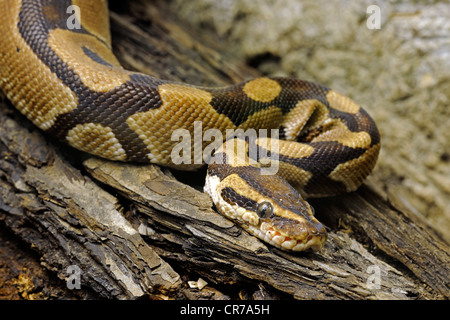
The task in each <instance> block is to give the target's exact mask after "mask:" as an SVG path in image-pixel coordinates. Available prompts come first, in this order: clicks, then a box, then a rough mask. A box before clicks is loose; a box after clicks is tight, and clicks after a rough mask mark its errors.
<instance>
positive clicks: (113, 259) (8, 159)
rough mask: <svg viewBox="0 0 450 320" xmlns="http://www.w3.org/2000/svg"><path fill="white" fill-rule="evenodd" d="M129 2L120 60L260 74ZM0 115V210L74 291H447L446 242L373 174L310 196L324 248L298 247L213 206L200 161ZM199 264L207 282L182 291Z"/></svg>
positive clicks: (247, 294) (229, 79)
mask: <svg viewBox="0 0 450 320" xmlns="http://www.w3.org/2000/svg"><path fill="white" fill-rule="evenodd" d="M127 8H128V7H127ZM130 8H131V9H129V10H128V11H127V10H124V11H125V12H124V11H121V14H120V15H119V14H117V13H114V12H112V13H111V21H112V35H113V47H114V51H115V53H116V54H117V56H118V58H119V60H120V61H121V62H122V64H123V65H124V66H125V67H128V68H132V69H137V70H140V71H143V72H146V73H149V74H151V75H154V76H157V77H161V78H164V79H170V80H179V81H186V82H190V83H194V84H204V85H212V84H217V85H222V84H230V83H233V82H238V81H241V80H244V79H246V78H250V77H253V76H255V75H257V73H256V72H255V71H254V70H251V69H248V68H246V67H243V66H242V65H239V64H234V63H229V62H227V61H228V60H227V59H229V61H231V60H232V58H231V57H223V56H221V55H220V54H218V53H217V51H215V50H220V48H219V47H217V46H218V44H217V43H215V44H214V43H208V41H205V40H204V39H201V38H200V36H199V35H196V36H195V38H194V37H193V36H192V35H189V33H188V32H186V31H185V30H186V28H185V27H184V26H182V25H179V24H178V23H177V22H176V21H175V20H174V19H172V18H171V15H170V13H169V12H167V11H166V9H165V7H164V4H162V3H157V4H148V3H145V2H141V1H135V2H132V3H131V7H130ZM113 9H114V8H113ZM144 29H145V30H144ZM197 37H198V38H197ZM0 113H1V114H0V117H1V120H0V155H1V158H0V177H1V179H0V196H1V201H0V220H1V221H3V223H4V225H5V226H7V227H8V228H9V229H10V230H11V231H12V233H13V234H15V235H17V236H18V237H19V238H20V239H22V240H24V241H25V242H27V243H29V244H30V245H31V246H32V247H33V250H36V251H37V252H38V254H39V255H40V257H41V263H42V264H43V265H44V266H45V267H47V268H48V269H50V270H52V271H53V272H55V273H56V274H57V275H58V276H59V277H60V278H62V279H67V277H68V274H67V268H68V267H69V266H72V265H76V266H79V268H80V269H81V270H82V276H81V283H82V289H81V290H80V291H79V296H80V297H82V298H87V297H90V296H92V295H94V296H99V297H107V298H124V299H130V298H131V299H132V298H139V297H142V296H149V297H152V298H167V297H170V298H221V299H224V298H227V297H233V298H238V297H241V298H261V297H263V298H296V299H417V298H419V299H433V298H438V299H444V298H449V297H450V288H449V280H448V274H449V271H450V270H449V269H450V268H449V266H450V263H449V262H450V255H449V248H448V246H447V245H446V244H445V243H444V242H443V241H441V239H440V238H439V236H438V235H437V234H435V233H434V232H433V230H432V229H431V228H429V227H428V225H427V224H426V222H424V221H421V220H420V219H419V218H417V217H416V216H414V214H412V213H410V212H409V211H408V210H407V209H406V208H403V207H401V205H399V201H396V198H395V193H392V192H389V191H388V192H386V193H385V192H383V191H381V190H382V188H380V187H378V186H376V185H375V184H373V183H372V184H371V183H367V184H365V185H364V186H363V187H362V188H360V189H359V190H358V191H357V192H353V193H350V194H346V195H342V196H338V197H333V198H327V199H316V200H314V201H312V203H313V205H314V207H315V208H316V212H317V215H318V217H319V220H321V221H323V222H324V223H325V224H326V225H327V228H328V231H329V238H328V241H327V243H326V245H325V248H324V250H323V251H321V252H320V253H299V254H292V253H289V252H284V251H281V250H278V249H276V248H272V247H269V246H267V245H266V244H264V243H263V242H261V241H260V240H258V239H256V238H255V237H253V236H250V235H249V234H247V233H246V232H245V231H243V230H242V229H241V228H240V227H238V226H236V225H234V224H233V223H232V222H231V221H229V220H227V219H226V218H224V217H223V216H221V215H220V214H218V213H217V212H216V211H215V210H214V208H213V206H212V203H211V200H210V199H209V198H208V197H207V196H206V195H205V194H204V193H202V192H201V184H202V183H203V180H204V176H202V173H201V172H200V173H194V174H192V173H179V172H176V171H171V170H168V169H165V168H160V167H157V166H153V165H137V164H123V163H115V162H111V161H106V160H102V159H98V158H93V157H89V156H86V155H85V154H83V153H80V152H77V151H74V150H73V149H71V148H68V147H66V146H64V145H61V144H59V143H57V142H54V141H52V139H51V137H46V136H45V135H43V134H42V133H40V132H39V131H38V130H37V129H35V128H34V127H33V126H32V125H30V123H29V122H28V121H27V120H25V119H24V118H23V117H22V116H20V115H18V112H16V111H14V110H13V109H12V107H11V106H10V105H8V106H7V105H5V104H3V105H2V107H1V108H0ZM83 160H84V161H83ZM186 183H188V184H189V185H187V184H186ZM387 190H389V189H387ZM125 217H126V219H125ZM174 269H176V270H177V272H175V271H174ZM194 276H195V277H201V278H202V279H204V280H206V282H207V283H208V285H207V286H206V287H205V288H204V289H202V290H198V289H189V287H188V285H187V280H192V277H194ZM196 279H197V278H195V280H196ZM217 288H221V289H220V291H219V290H218V289H217ZM233 292H239V294H238V296H236V294H234V293H233ZM233 294H234V295H233Z"/></svg>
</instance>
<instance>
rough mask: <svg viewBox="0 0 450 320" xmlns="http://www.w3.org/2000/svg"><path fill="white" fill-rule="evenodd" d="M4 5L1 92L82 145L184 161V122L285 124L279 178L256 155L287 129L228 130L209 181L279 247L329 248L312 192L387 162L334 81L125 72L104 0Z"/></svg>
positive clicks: (188, 126)
mask: <svg viewBox="0 0 450 320" xmlns="http://www.w3.org/2000/svg"><path fill="white" fill-rule="evenodd" d="M77 8H78V9H79V10H78V15H75V17H76V18H77V20H75V21H78V22H79V25H78V26H77V27H73V24H72V25H71V24H69V23H68V21H69V19H73V14H74V12H76V10H75V9H77ZM0 12H1V16H0V25H1V27H2V32H1V34H0V87H1V89H2V90H3V91H4V92H5V94H6V96H7V97H8V99H9V100H10V101H11V102H12V103H13V104H14V106H15V107H16V108H17V109H18V110H20V112H21V113H23V114H24V115H25V116H26V117H27V118H28V119H30V120H31V121H32V122H33V123H34V124H35V125H36V126H38V127H39V128H40V129H42V130H43V131H45V132H46V133H47V134H48V135H49V136H53V137H56V138H57V139H59V140H61V141H64V142H66V143H68V144H69V145H71V146H73V147H75V148H77V149H79V150H83V151H85V152H88V153H91V154H93V155H97V156H100V157H104V158H107V159H111V160H116V161H132V162H147V163H155V164H159V165H162V166H173V167H177V165H176V164H174V162H173V161H172V158H171V154H172V153H171V150H173V148H174V147H175V146H177V143H178V142H179V141H174V140H173V139H172V133H173V132H174V130H176V129H184V130H185V131H187V132H188V133H194V131H195V124H196V123H198V122H200V123H201V124H202V128H201V130H202V132H203V133H206V132H207V130H209V129H217V130H219V132H221V133H223V134H224V135H225V133H226V130H227V129H242V130H248V129H250V128H253V129H255V130H258V129H278V131H277V132H278V133H279V134H278V139H277V140H276V142H277V143H278V148H277V149H270V148H268V147H267V149H268V150H266V151H268V153H267V154H269V155H270V157H271V159H272V158H273V159H276V164H277V168H278V170H277V175H273V174H272V175H269V174H266V175H264V174H261V170H262V169H264V166H263V165H262V164H261V163H262V161H261V159H262V158H258V156H250V155H249V154H250V153H249V150H250V146H251V144H255V145H256V146H257V147H258V148H259V149H258V150H260V149H261V150H262V149H264V148H266V147H265V146H267V145H269V144H268V143H267V142H270V141H273V139H276V138H274V137H272V136H270V137H264V138H263V137H257V139H256V140H252V141H251V139H247V138H245V137H244V138H242V137H238V136H234V137H231V138H230V137H228V139H224V140H225V141H220V144H222V142H223V144H222V145H221V146H220V147H219V148H217V150H214V151H215V154H214V157H213V159H215V160H220V161H212V162H211V163H210V164H209V166H208V170H207V177H206V184H205V188H204V190H205V192H206V193H208V194H209V195H210V196H211V198H212V200H213V202H214V204H215V206H216V208H217V209H218V211H219V212H221V213H223V214H225V215H226V216H227V217H228V218H230V219H232V220H233V221H235V222H237V223H238V224H240V225H241V226H242V227H243V228H244V229H246V230H247V231H248V232H250V233H251V234H253V235H255V236H257V237H259V238H261V239H262V240H264V241H266V242H268V243H270V244H272V245H274V246H276V247H278V248H282V249H285V250H292V251H302V250H306V249H310V250H320V249H321V248H322V247H323V245H324V243H325V241H326V238H327V236H326V231H325V228H324V226H323V225H322V224H321V223H320V222H319V221H318V220H317V219H316V218H315V217H314V212H313V209H312V207H311V206H310V205H309V204H308V203H307V202H306V201H305V200H304V198H305V197H320V196H330V195H336V194H339V193H341V192H349V191H353V190H356V189H357V188H358V187H359V186H360V185H361V183H362V182H363V180H364V179H365V178H366V176H367V175H368V174H369V173H370V172H371V170H372V169H373V167H374V165H375V163H376V160H377V157H378V153H379V150H380V135H379V132H378V129H377V127H376V125H375V123H374V121H373V120H372V119H371V117H370V116H369V115H368V114H367V113H366V112H365V111H364V110H363V109H362V108H361V107H360V106H359V105H358V104H356V103H355V102H353V101H352V100H351V99H349V98H348V97H345V96H343V95H341V94H339V93H338V92H336V91H334V90H331V89H329V88H327V87H325V86H322V85H319V84H315V83H312V82H308V81H304V80H299V79H293V78H272V77H262V78H256V79H252V80H248V81H245V82H243V83H240V84H236V85H232V86H229V87H220V88H203V87H197V86H192V85H187V84H183V83H176V82H171V81H164V80H160V79H157V78H154V77H151V76H148V75H145V74H142V73H138V72H134V71H128V70H125V69H124V68H123V67H121V66H120V64H119V62H118V60H117V59H116V57H115V56H114V54H113V53H112V51H111V38H110V31H109V20H108V19H109V18H108V8H107V3H106V1H102V0H89V1H88V0H53V1H52V0H0ZM75 25H76V24H75ZM263 142H264V143H263ZM193 143H196V142H195V141H193ZM231 143H233V145H232V146H231V147H229V145H230V144H231ZM207 145H208V143H207V142H206V141H202V142H201V147H203V148H205V147H206V146H207ZM194 149H195V148H194ZM239 150H245V152H244V153H243V156H242V155H240V156H239V155H238V153H239V152H238V151H239ZM192 152H193V151H192ZM192 156H195V155H194V154H192ZM274 156H275V157H274ZM250 159H251V160H254V161H253V162H252V161H250ZM181 167H182V169H192V168H194V166H193V165H189V163H187V164H186V163H184V164H183V165H181Z"/></svg>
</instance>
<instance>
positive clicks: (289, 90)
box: [209, 78, 329, 129]
mask: <svg viewBox="0 0 450 320" xmlns="http://www.w3.org/2000/svg"><path fill="white" fill-rule="evenodd" d="M270 79H272V80H275V81H277V82H278V83H279V84H280V85H281V92H280V94H279V95H278V97H276V98H275V99H274V100H272V101H270V102H260V101H255V100H253V99H251V98H249V97H248V96H247V95H246V94H245V92H244V91H243V87H244V86H245V84H246V83H247V82H243V83H239V84H236V85H234V86H230V87H227V88H218V89H216V88H213V89H209V91H210V92H211V93H212V94H213V99H212V101H211V103H210V104H211V106H212V107H213V108H214V109H215V110H216V111H217V112H218V113H220V114H224V115H226V116H227V117H228V118H229V119H230V120H231V121H232V122H233V123H234V124H235V125H236V126H239V125H240V124H242V123H243V122H245V121H246V120H247V119H248V117H249V116H251V115H252V114H254V113H256V112H258V111H261V110H264V109H267V108H269V107H271V106H274V105H275V106H277V107H279V108H280V109H281V110H282V113H283V114H286V113H288V112H289V111H291V110H292V109H293V108H294V107H295V106H296V104H297V103H298V102H299V101H301V100H306V99H317V100H319V101H320V102H322V103H323V104H325V105H326V106H328V102H327V100H326V94H327V92H328V91H329V89H328V88H327V87H325V86H322V85H319V84H316V83H312V82H309V81H304V80H300V79H292V78H270ZM256 129H259V128H256Z"/></svg>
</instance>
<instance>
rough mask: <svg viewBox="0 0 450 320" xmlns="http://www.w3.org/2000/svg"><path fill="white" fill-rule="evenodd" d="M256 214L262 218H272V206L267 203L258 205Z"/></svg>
mask: <svg viewBox="0 0 450 320" xmlns="http://www.w3.org/2000/svg"><path fill="white" fill-rule="evenodd" d="M256 213H257V214H258V216H260V217H261V218H267V217H269V216H271V215H272V213H273V207H272V204H271V203H270V202H267V201H264V202H261V203H258V206H257V207H256Z"/></svg>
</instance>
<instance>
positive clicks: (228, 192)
mask: <svg viewBox="0 0 450 320" xmlns="http://www.w3.org/2000/svg"><path fill="white" fill-rule="evenodd" d="M221 196H222V198H223V199H224V200H225V201H226V202H228V203H229V204H232V205H238V206H240V207H242V208H245V209H247V210H251V211H255V212H256V208H257V207H258V203H257V202H256V201H254V200H252V199H249V198H247V197H244V196H242V195H240V194H239V193H237V192H236V191H235V190H234V189H233V188H231V187H225V188H223V189H222V192H221Z"/></svg>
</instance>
